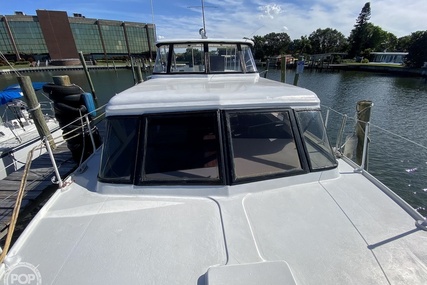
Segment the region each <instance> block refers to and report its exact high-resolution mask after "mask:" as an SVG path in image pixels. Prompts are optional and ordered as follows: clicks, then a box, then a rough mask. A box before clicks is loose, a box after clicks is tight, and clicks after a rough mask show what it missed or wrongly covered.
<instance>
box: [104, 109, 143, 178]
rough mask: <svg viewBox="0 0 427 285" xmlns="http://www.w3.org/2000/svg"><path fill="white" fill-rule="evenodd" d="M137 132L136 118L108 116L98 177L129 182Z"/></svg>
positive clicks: (132, 169) (132, 168)
mask: <svg viewBox="0 0 427 285" xmlns="http://www.w3.org/2000/svg"><path fill="white" fill-rule="evenodd" d="M137 134H138V119H137V118H129V117H125V118H108V119H107V133H106V140H105V142H104V146H103V151H102V158H101V168H100V171H99V177H100V178H102V179H106V180H110V181H117V182H128V183H130V182H131V177H132V175H133V171H134V167H135V154H136V144H137V141H138V140H137Z"/></svg>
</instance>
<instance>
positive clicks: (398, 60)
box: [370, 52, 408, 65]
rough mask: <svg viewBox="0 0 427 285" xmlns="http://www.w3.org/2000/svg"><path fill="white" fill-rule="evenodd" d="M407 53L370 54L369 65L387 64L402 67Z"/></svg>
mask: <svg viewBox="0 0 427 285" xmlns="http://www.w3.org/2000/svg"><path fill="white" fill-rule="evenodd" d="M407 55H408V53H407V52H371V61H370V62H371V63H387V64H397V65H402V64H403V63H404V62H405V57H406V56H407Z"/></svg>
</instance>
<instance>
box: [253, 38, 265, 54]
mask: <svg viewBox="0 0 427 285" xmlns="http://www.w3.org/2000/svg"><path fill="white" fill-rule="evenodd" d="M252 40H253V42H254V57H255V58H257V59H265V57H266V55H265V50H264V48H265V46H266V42H265V38H264V37H262V36H254V38H253V39H252Z"/></svg>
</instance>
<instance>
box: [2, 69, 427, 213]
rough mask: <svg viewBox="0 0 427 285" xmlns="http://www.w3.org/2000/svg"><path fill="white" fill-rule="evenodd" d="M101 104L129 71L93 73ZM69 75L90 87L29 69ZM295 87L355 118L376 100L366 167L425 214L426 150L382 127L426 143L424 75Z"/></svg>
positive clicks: (356, 77) (310, 77) (315, 77)
mask: <svg viewBox="0 0 427 285" xmlns="http://www.w3.org/2000/svg"><path fill="white" fill-rule="evenodd" d="M90 73H91V77H92V81H93V83H94V86H95V89H96V94H97V97H98V103H99V106H102V105H103V104H105V103H107V102H108V100H109V99H110V98H111V97H112V96H114V95H115V94H116V93H118V92H120V91H122V90H124V89H126V88H128V87H130V86H132V85H133V76H132V73H131V71H130V70H117V71H114V70H99V71H91V72H90ZM62 74H67V75H69V76H70V79H71V82H73V83H75V84H78V85H80V86H81V87H82V88H83V89H84V90H86V91H90V88H89V85H88V83H87V80H86V77H85V75H84V73H83V71H67V72H66V73H64V72H61V71H55V72H47V73H30V74H28V73H27V74H25V75H29V76H31V79H32V81H52V80H51V78H52V76H53V75H62ZM286 77H287V78H286V82H287V83H289V84H292V82H293V79H294V71H293V70H288V71H287V74H286ZM268 78H270V79H273V80H280V71H278V70H270V71H269V73H268ZM15 83H17V80H16V78H15V75H12V74H10V75H0V90H1V89H3V88H4V87H6V86H8V85H10V84H15ZM298 86H301V87H305V88H308V89H310V90H312V91H314V92H315V93H316V94H317V95H318V96H319V98H320V100H321V102H322V105H325V106H328V107H331V108H332V109H334V110H337V111H339V112H341V113H345V114H348V115H349V116H353V115H354V114H355V111H356V109H355V108H356V102H357V101H360V100H371V101H373V103H374V107H373V110H372V116H371V122H372V124H373V125H374V126H373V127H372V130H371V136H370V139H371V143H370V150H369V171H370V172H371V173H372V174H373V175H374V176H376V177H377V178H378V179H380V180H381V181H382V182H383V183H384V184H386V185H387V186H389V187H390V188H391V189H392V190H394V191H395V192H396V193H397V194H399V195H400V196H401V197H403V198H404V199H405V200H406V201H407V202H408V203H409V204H411V205H412V206H413V207H415V208H417V209H418V210H419V211H420V212H421V213H422V214H423V215H426V214H427V212H426V211H425V209H424V208H425V207H427V151H426V150H425V148H423V147H420V146H418V145H416V144H412V143H410V142H408V141H405V140H404V139H402V138H399V137H396V136H391V135H390V134H389V133H387V132H385V131H383V129H385V130H388V131H391V132H393V133H396V134H398V135H399V136H402V137H404V138H407V139H410V140H411V141H415V142H417V143H419V144H421V145H422V146H427V136H426V134H427V131H426V130H425V125H426V122H427V112H426V111H424V109H423V108H425V107H424V106H427V84H426V83H425V82H424V79H421V78H412V77H396V76H391V75H387V74H376V73H365V72H351V71H345V72H344V71H341V72H316V71H309V70H306V71H304V73H303V74H301V75H300V77H299V82H298ZM39 97H40V96H39ZM340 120H341V118H339V117H338V116H332V115H331V117H330V122H329V126H330V127H328V132H329V134H330V137H331V138H332V142H331V143H332V145H335V138H336V136H337V133H338V131H337V130H338V126H339V125H340V124H341V121H340Z"/></svg>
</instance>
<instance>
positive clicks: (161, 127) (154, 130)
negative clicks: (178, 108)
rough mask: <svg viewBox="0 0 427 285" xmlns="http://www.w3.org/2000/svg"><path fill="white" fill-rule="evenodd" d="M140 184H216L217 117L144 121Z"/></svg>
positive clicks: (201, 116)
mask: <svg viewBox="0 0 427 285" xmlns="http://www.w3.org/2000/svg"><path fill="white" fill-rule="evenodd" d="M146 125H147V132H146V137H147V138H146V154H145V158H144V168H143V175H142V176H143V180H144V181H157V180H161V181H168V180H169V181H175V180H179V181H201V180H204V181H219V180H220V177H219V167H218V165H219V157H220V155H219V153H220V151H219V149H220V148H219V139H218V137H219V136H218V127H217V125H218V123H217V113H216V112H211V113H203V114H186V115H164V116H161V117H160V116H159V117H149V118H147V124H146Z"/></svg>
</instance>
